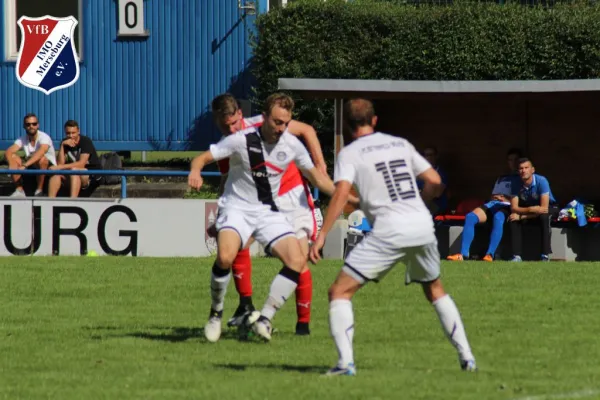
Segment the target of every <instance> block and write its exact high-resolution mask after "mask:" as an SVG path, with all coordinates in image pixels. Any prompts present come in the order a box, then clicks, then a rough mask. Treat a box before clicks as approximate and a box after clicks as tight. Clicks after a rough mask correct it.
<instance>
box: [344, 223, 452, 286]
mask: <svg viewBox="0 0 600 400" xmlns="http://www.w3.org/2000/svg"><path fill="white" fill-rule="evenodd" d="M398 262H402V263H404V264H405V265H406V284H407V285H408V284H409V283H411V282H419V283H426V282H431V281H434V280H436V279H438V278H439V277H440V253H439V251H438V247H437V240H434V241H433V242H430V243H427V244H425V245H422V246H414V247H398V246H395V245H392V244H390V243H389V242H387V241H382V240H380V239H378V238H377V237H376V236H375V235H373V234H369V235H367V236H366V237H365V238H364V239H363V240H362V241H361V242H360V243H358V244H357V245H356V247H355V248H354V249H352V250H351V251H350V254H348V256H347V257H346V260H345V262H344V267H343V271H344V272H346V273H347V274H348V275H350V276H352V277H353V278H354V279H356V280H357V281H358V282H360V283H361V284H363V283H365V282H367V281H375V282H378V281H379V280H380V279H382V278H383V277H384V276H385V275H386V274H387V273H388V272H389V271H390V270H391V269H392V268H393V267H394V265H396V263H398Z"/></svg>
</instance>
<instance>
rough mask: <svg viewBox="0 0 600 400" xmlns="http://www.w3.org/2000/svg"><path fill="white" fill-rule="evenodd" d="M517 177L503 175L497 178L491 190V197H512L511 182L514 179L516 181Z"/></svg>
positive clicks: (514, 175)
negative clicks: (497, 195)
mask: <svg viewBox="0 0 600 400" xmlns="http://www.w3.org/2000/svg"><path fill="white" fill-rule="evenodd" d="M518 177H519V176H518V175H516V174H513V175H504V176H501V177H499V178H498V179H497V180H496V183H494V188H493V189H492V196H493V195H495V194H499V195H502V196H505V197H508V198H511V197H512V182H513V181H514V180H515V178H517V179H518Z"/></svg>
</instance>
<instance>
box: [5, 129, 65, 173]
mask: <svg viewBox="0 0 600 400" xmlns="http://www.w3.org/2000/svg"><path fill="white" fill-rule="evenodd" d="M15 144H16V145H17V146H19V149H23V150H25V157H26V158H29V157H31V156H32V155H33V153H35V152H36V151H38V150H39V148H40V146H41V145H43V144H47V145H48V146H49V147H48V151H47V152H46V154H44V156H45V157H46V158H47V159H48V161H50V164H52V165H56V152H55V151H54V144H53V143H52V138H50V136H48V134H47V133H44V132H42V131H38V133H37V140H36V141H35V143H31V142H30V141H29V136H27V135H23V136H21V137H20V138H18V139H17V140H15Z"/></svg>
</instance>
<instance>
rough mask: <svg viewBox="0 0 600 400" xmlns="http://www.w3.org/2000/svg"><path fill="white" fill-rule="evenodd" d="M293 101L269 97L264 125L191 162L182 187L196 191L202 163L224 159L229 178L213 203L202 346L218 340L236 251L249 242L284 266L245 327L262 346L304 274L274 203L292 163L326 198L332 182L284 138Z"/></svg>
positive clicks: (295, 142)
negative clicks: (213, 256)
mask: <svg viewBox="0 0 600 400" xmlns="http://www.w3.org/2000/svg"><path fill="white" fill-rule="evenodd" d="M293 105H294V103H293V100H292V99H291V98H290V97H289V96H286V95H282V94H273V95H271V96H269V98H267V100H266V102H265V109H264V113H263V116H264V123H263V124H262V126H260V127H250V128H248V129H244V130H242V131H240V132H237V133H234V134H231V135H229V136H227V137H225V138H223V140H221V141H220V142H219V143H217V144H213V145H211V146H210V150H209V151H206V152H204V153H203V154H201V155H200V156H198V157H196V158H195V159H194V160H193V161H192V166H191V171H190V174H189V177H188V183H189V185H190V186H191V187H192V188H195V189H199V188H200V187H201V186H202V177H201V175H200V173H201V171H202V169H203V168H204V166H205V165H206V164H208V163H211V162H214V161H218V160H221V159H224V158H229V165H230V169H229V174H228V179H227V182H226V184H225V189H224V193H223V196H221V197H220V198H219V215H218V216H217V223H216V228H217V232H218V233H217V243H218V249H217V260H216V262H215V265H214V266H213V270H212V276H211V296H212V304H211V311H210V317H209V320H208V323H207V324H206V326H205V328H204V334H205V336H206V338H207V340H209V341H211V342H215V341H217V340H218V339H219V337H220V335H221V319H222V314H223V305H224V298H225V292H226V289H227V284H228V283H229V280H230V278H231V273H230V270H231V266H232V264H233V261H234V259H235V258H236V255H237V254H238V251H239V250H240V249H242V248H244V247H245V246H246V244H247V243H248V241H249V240H250V238H251V237H254V238H255V239H256V240H258V242H259V243H261V244H262V245H263V246H264V247H265V248H266V249H268V250H270V251H271V253H272V254H273V255H275V256H276V257H278V258H279V259H280V260H281V261H282V262H283V264H284V267H283V268H282V269H281V271H280V272H279V274H278V275H277V276H276V277H275V279H274V280H273V283H272V285H271V289H270V293H269V297H268V299H267V301H266V302H265V305H264V307H263V309H262V311H261V312H258V311H254V312H252V313H251V314H250V315H249V316H248V318H247V321H246V323H247V324H248V325H252V328H253V330H254V331H255V332H256V333H257V334H258V335H259V336H261V337H263V338H264V339H266V340H270V339H271V322H270V321H271V320H272V318H273V317H274V315H275V312H276V311H277V310H278V309H280V308H281V307H282V306H283V304H284V303H285V301H286V300H287V299H288V297H289V296H290V295H291V294H292V293H293V292H294V290H295V289H296V286H297V284H298V279H299V276H300V273H301V272H302V271H303V270H304V269H306V268H307V265H306V263H307V258H306V256H305V255H304V254H303V253H302V249H301V247H300V243H299V241H298V239H297V238H296V235H295V233H294V228H293V226H292V224H291V222H290V221H289V219H288V218H287V217H286V216H285V214H284V213H282V212H280V211H279V208H278V205H277V202H276V199H277V196H278V192H279V187H280V184H281V178H282V176H283V173H284V171H285V170H286V169H287V167H288V166H289V164H290V163H291V162H295V163H296V164H297V166H298V168H299V169H300V170H301V171H302V172H303V173H304V174H305V176H306V177H307V178H308V179H309V180H310V181H311V183H313V184H314V185H315V186H317V187H318V188H319V189H320V190H321V191H323V192H324V193H327V194H330V195H331V194H332V193H333V190H334V186H333V182H332V181H331V179H329V177H327V176H326V175H324V174H323V173H322V172H320V171H319V170H318V169H317V168H316V167H315V166H314V164H313V162H312V160H311V158H310V155H309V154H308V151H307V150H306V149H305V148H304V146H303V145H302V143H301V142H300V141H299V140H298V139H297V138H296V137H294V136H293V135H292V134H290V133H289V132H287V125H288V124H289V122H290V120H291V119H292V109H293Z"/></svg>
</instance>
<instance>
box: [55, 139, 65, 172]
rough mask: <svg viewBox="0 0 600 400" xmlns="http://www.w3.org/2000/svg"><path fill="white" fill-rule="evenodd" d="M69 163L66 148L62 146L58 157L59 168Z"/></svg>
mask: <svg viewBox="0 0 600 400" xmlns="http://www.w3.org/2000/svg"><path fill="white" fill-rule="evenodd" d="M66 162H67V158H66V157H65V147H64V146H63V145H62V143H61V146H60V149H59V150H58V156H57V157H56V163H57V164H58V165H57V167H58V166H60V165H63V164H65V163H66Z"/></svg>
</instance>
